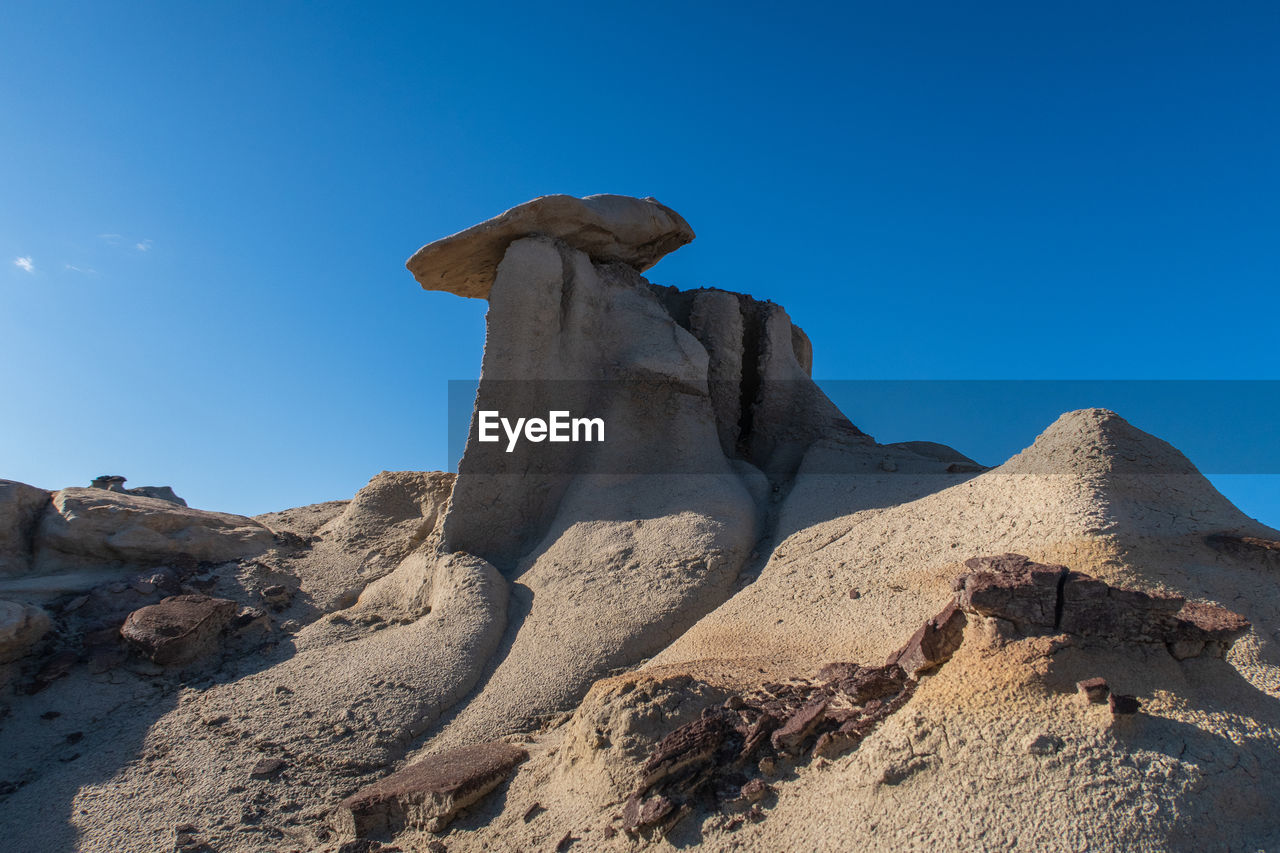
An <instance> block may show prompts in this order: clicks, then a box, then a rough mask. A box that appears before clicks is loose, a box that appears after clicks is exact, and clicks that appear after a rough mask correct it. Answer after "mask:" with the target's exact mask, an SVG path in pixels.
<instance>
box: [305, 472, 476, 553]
mask: <svg viewBox="0 0 1280 853" xmlns="http://www.w3.org/2000/svg"><path fill="white" fill-rule="evenodd" d="M453 480H454V475H453V474H449V473H445V472H442V471H383V472H382V473H380V474H378V475H377V476H376V477H374V478H373V479H372V480H370V481H369V482H368V484H367V485H365V487H364V488H362V489H361V490H360V491H358V492H356V495H355V497H354V498H352V500H351V502H350V503H348V504H347V506H346V508H345V509H343V511H342V512H341V513H340V514H339V515H337V516H336V517H335V518H334V519H333V520H332V521H330V522H328V523H327V524H326V525H325V526H324V527H322V528H321V529H320V530H319V535H320V536H322V537H328V538H330V539H332V540H333V541H334V542H335V543H337V544H338V545H339V546H340V547H342V548H343V549H345V550H347V551H351V552H358V553H360V554H361V555H362V556H363V557H364V558H365V559H366V560H377V561H381V562H386V563H388V564H390V565H395V563H397V562H399V561H400V560H403V559H404V558H405V557H407V556H408V555H409V554H410V553H411V552H412V551H414V550H415V549H416V548H417V547H418V546H419V545H420V544H421V543H422V542H423V540H425V539H426V538H427V536H428V535H429V534H430V533H431V532H432V531H433V530H434V529H435V528H436V524H437V522H438V521H439V519H440V516H442V515H443V514H444V510H445V507H446V506H448V504H449V494H450V492H451V491H452V490H453Z"/></svg>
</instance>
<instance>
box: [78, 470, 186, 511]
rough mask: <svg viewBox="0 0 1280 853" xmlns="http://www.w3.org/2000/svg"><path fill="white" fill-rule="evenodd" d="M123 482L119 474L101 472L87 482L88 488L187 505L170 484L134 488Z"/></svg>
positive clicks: (123, 479)
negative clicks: (128, 487) (126, 485)
mask: <svg viewBox="0 0 1280 853" xmlns="http://www.w3.org/2000/svg"><path fill="white" fill-rule="evenodd" d="M124 484H125V478H124V477H121V476H120V475H119V474H103V475H102V476H99V477H94V478H93V480H91V481H90V482H89V488H91V489H106V490H107V491H109V492H122V493H124V494H126V495H137V496H138V497H142V498H155V499H156V500H159V501H168V502H169V503H174V504H177V505H178V506H186V505H187V502H186V501H184V500H183V499H182V498H180V497H178V496H177V495H176V494H174V492H173V487H172V486H138V487H137V488H134V489H126V488H125V487H124Z"/></svg>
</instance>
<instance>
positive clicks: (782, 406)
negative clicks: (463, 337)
mask: <svg viewBox="0 0 1280 853" xmlns="http://www.w3.org/2000/svg"><path fill="white" fill-rule="evenodd" d="M817 385H818V387H819V388H820V389H821V392H823V393H817V392H816V391H815V389H814V386H813V384H812V383H810V382H807V381H803V380H802V381H795V382H789V381H787V382H768V381H761V382H759V383H758V385H756V386H754V387H751V388H749V389H744V388H743V387H742V386H740V385H738V384H722V385H717V384H716V383H709V384H703V385H697V384H691V385H685V384H681V383H678V382H673V381H671V380H668V379H660V380H652V381H649V380H626V381H597V382H588V381H564V380H555V381H552V380H539V381H532V380H519V381H516V380H485V381H484V382H483V383H480V382H477V381H475V380H455V381H450V382H449V383H448V418H449V429H448V441H449V448H448V452H449V460H450V464H451V465H452V467H453V470H458V463H459V460H460V459H461V458H462V456H463V452H464V449H466V448H467V447H468V445H470V447H471V449H470V450H468V451H467V459H468V461H467V465H466V466H465V467H464V472H470V473H488V474H499V473H501V474H522V473H535V472H536V473H564V474H572V473H581V472H586V471H590V472H594V473H604V474H608V473H617V474H644V473H650V474H666V473H718V472H723V471H724V470H725V467H724V466H725V461H726V459H738V460H745V461H749V462H751V463H752V464H754V465H756V466H757V467H762V468H767V467H768V466H769V465H771V464H772V465H773V466H774V467H775V469H776V470H774V471H770V472H769V473H770V474H771V476H774V475H779V474H782V475H785V474H788V473H793V472H794V471H795V470H796V469H797V468H798V467H799V465H800V464H801V458H800V457H802V456H803V452H802V451H803V449H804V448H806V447H808V446H809V445H810V444H811V443H812V442H813V441H823V442H824V443H825V444H826V445H828V446H830V445H834V446H836V447H838V448H845V449H847V450H849V453H848V454H844V455H841V454H839V453H836V454H828V455H827V456H825V457H824V460H825V461H824V463H823V464H827V465H829V466H830V471H829V473H873V472H875V471H886V472H887V471H890V470H897V469H898V468H899V467H902V468H903V470H906V471H910V470H914V469H913V468H912V465H913V464H914V462H913V460H914V456H912V455H911V454H915V455H921V454H923V455H924V456H925V457H927V458H933V459H934V461H937V462H945V463H946V464H944V465H942V466H941V467H940V468H939V466H935V465H926V464H924V463H920V465H921V466H922V467H923V468H927V469H929V471H933V470H941V471H944V472H945V471H946V470H947V469H948V468H951V469H952V470H951V472H950V473H967V472H968V471H969V469H970V468H976V469H977V470H981V469H983V468H987V467H994V466H998V465H1000V464H1002V463H1004V462H1005V461H1006V460H1008V459H1009V458H1010V457H1012V456H1013V455H1015V454H1017V453H1018V452H1020V451H1021V450H1023V449H1024V448H1026V447H1028V446H1030V445H1031V444H1032V442H1033V441H1034V440H1035V439H1036V437H1037V436H1038V435H1040V434H1041V433H1042V432H1044V431H1045V430H1046V429H1048V428H1049V427H1050V425H1052V424H1053V423H1054V422H1055V421H1056V420H1057V419H1058V418H1059V416H1060V415H1062V414H1063V413H1065V412H1069V411H1074V410H1080V409H1091V408H1101V409H1108V410H1111V411H1114V412H1116V413H1118V414H1119V415H1120V416H1121V417H1123V418H1124V419H1125V421H1127V422H1128V423H1129V424H1131V425H1132V426H1133V427H1136V428H1137V429H1138V430H1141V431H1143V432H1146V433H1149V434H1151V435H1153V436H1155V437H1157V438H1159V439H1162V440H1164V441H1166V442H1168V443H1169V444H1171V445H1173V447H1175V448H1177V449H1178V450H1179V451H1181V452H1182V453H1183V454H1185V456H1186V457H1187V458H1189V459H1190V461H1191V463H1193V464H1194V465H1195V466H1196V467H1197V468H1198V469H1199V470H1200V471H1201V472H1202V473H1204V474H1209V475H1237V474H1239V475H1254V474H1280V438H1278V437H1277V436H1278V435H1280V381H1277V380H1105V381H1099V380H936V381H935V380H821V381H819V382H818V383H817ZM824 395H825V396H824ZM819 398H820V399H819ZM828 400H829V403H828V402H827V401H828ZM830 404H834V406H832V405H830ZM482 412H483V413H485V414H484V415H483V417H482V415H481V413H482ZM841 415H842V416H843V417H841ZM482 438H484V439H486V440H484V441H481V439H482ZM872 438H873V439H874V440H875V442H878V443H879V444H880V445H891V446H896V447H898V448H899V449H898V450H894V451H892V452H890V453H888V457H889V458H885V459H877V458H875V453H874V447H875V446H874V445H872V444H871V439H872ZM921 442H924V443H929V444H928V445H926V444H920V443H921ZM930 445H945V448H942V449H938V448H937V447H932V446H930ZM946 448H951V449H953V450H954V451H955V452H956V454H957V455H956V456H954V457H951V456H949V455H948V453H949V452H948V451H947V450H946ZM717 451H718V452H717ZM864 457H865V458H864ZM842 460H843V461H842ZM902 460H906V461H905V463H902ZM900 463H902V464H900ZM970 463H973V464H970ZM842 466H843V467H842ZM904 466H905V467H904ZM929 471H924V470H922V471H921V473H928V472H929ZM1046 473H1051V472H1048V471H1046Z"/></svg>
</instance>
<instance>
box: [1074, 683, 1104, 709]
mask: <svg viewBox="0 0 1280 853" xmlns="http://www.w3.org/2000/svg"><path fill="white" fill-rule="evenodd" d="M1076 691H1077V692H1078V693H1079V694H1080V695H1081V696H1083V697H1084V698H1085V699H1087V700H1089V701H1090V702H1093V703H1095V704H1101V703H1103V702H1105V701H1107V695H1108V694H1110V693H1111V687H1110V686H1109V685H1108V684H1107V680H1106V679H1105V678H1086V679H1085V680H1084V681H1077V682H1076Z"/></svg>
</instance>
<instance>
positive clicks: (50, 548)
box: [35, 489, 275, 565]
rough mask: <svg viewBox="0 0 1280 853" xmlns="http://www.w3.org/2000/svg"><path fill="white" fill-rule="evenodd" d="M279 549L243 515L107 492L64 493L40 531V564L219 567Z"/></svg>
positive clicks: (261, 528) (43, 518)
mask: <svg viewBox="0 0 1280 853" xmlns="http://www.w3.org/2000/svg"><path fill="white" fill-rule="evenodd" d="M274 544H275V537H274V535H273V534H272V533H271V531H270V530H268V529H267V528H266V527H264V526H263V525H261V524H259V523H258V522H256V521H254V520H253V519H251V518H245V517H244V516H242V515H231V514H228V513H222V512H206V511H204V510H198V509H191V508H189V507H185V506H179V505H178V504H175V503H170V502H169V501H164V500H159V499H157V498H148V497H141V496H138V495H128V494H124V493H121V492H111V491H107V490H106V489H63V490H62V491H60V492H57V493H56V494H54V496H53V508H52V510H51V511H48V512H45V513H44V515H43V516H41V519H40V525H39V528H38V529H37V530H36V538H35V547H36V552H37V553H36V560H37V562H39V561H41V560H48V559H51V558H53V555H52V554H50V553H49V552H56V553H57V554H63V555H68V556H72V557H78V558H81V559H82V560H84V559H87V560H90V561H97V562H108V563H110V562H119V563H133V564H140V565H151V564H160V563H164V562H168V561H172V560H174V559H177V558H178V557H179V556H180V555H187V556H186V558H187V559H195V560H198V561H207V562H214V563H221V562H227V561H229V560H237V559H240V558H241V557H249V556H253V555H256V554H261V553H262V552H263V551H265V550H266V549H268V548H270V547H272V546H273V545H274Z"/></svg>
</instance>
